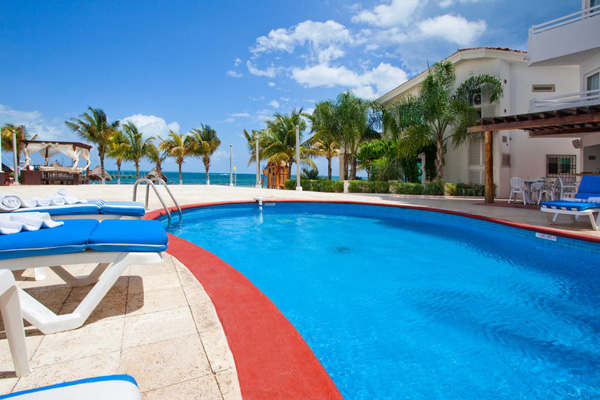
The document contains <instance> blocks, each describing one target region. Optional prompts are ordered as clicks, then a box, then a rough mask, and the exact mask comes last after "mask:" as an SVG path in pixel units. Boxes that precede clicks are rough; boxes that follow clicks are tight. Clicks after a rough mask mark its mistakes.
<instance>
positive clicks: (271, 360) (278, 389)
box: [144, 199, 600, 399]
mask: <svg viewBox="0 0 600 400" xmlns="http://www.w3.org/2000/svg"><path fill="white" fill-rule="evenodd" d="M267 202H273V203H336V204H356V205H372V206H384V207H396V208H403V209H413V210H421V211H431V212H439V213H444V214H451V215H457V216H462V217H468V218H474V219H478V220H483V221H488V222H493V223H497V224H501V225H505V226H509V227H514V228H520V229H524V230H528V231H533V232H539V233H543V234H547V235H554V236H560V237H564V238H569V239H575V240H582V241H586V242H592V243H600V238H598V237H592V236H589V235H583V234H578V233H576V232H566V231H562V230H559V229H553V228H547V227H540V226H534V225H527V224H521V223H516V222H512V221H506V220H502V219H498V218H492V217H487V216H483V215H476V214H470V213H465V212H460V211H454V210H444V209H438V208H433V207H422V206H413V205H400V204H396V205H394V204H382V203H375V202H364V201H346V200H340V201H335V200H334V201H323V200H289V199H281V200H263V203H267ZM251 203H256V201H251V200H245V201H222V202H210V203H198V204H188V205H184V206H182V207H181V208H182V209H193V208H202V207H209V206H218V205H230V204H251ZM170 211H171V212H174V211H177V208H176V207H171V208H170ZM166 214H167V213H166V211H165V210H155V211H152V212H149V213H147V214H146V215H145V216H144V219H157V218H160V217H161V216H164V215H166ZM167 253H169V254H171V255H172V256H174V257H175V258H177V259H178V260H179V261H180V262H182V263H183V264H184V265H185V266H186V267H187V268H188V269H189V270H190V272H192V274H193V275H194V276H195V277H196V279H197V280H198V281H199V282H200V283H201V284H202V286H203V287H204V289H205V290H206V292H207V293H208V295H209V296H210V298H211V300H212V302H213V304H214V306H215V309H216V311H217V315H218V316H219V320H220V321H221V324H222V325H223V330H224V331H225V335H226V337H227V341H228V344H229V347H230V349H231V352H232V354H233V357H234V359H235V364H236V368H237V373H238V379H239V383H240V388H241V392H242V396H243V398H244V399H281V398H302V399H311V398H318V399H342V396H341V394H340V393H339V391H338V389H337V388H336V386H335V384H334V383H333V381H332V380H331V378H330V377H329V375H328V374H327V372H326V371H325V369H324V367H323V366H322V365H321V363H320V362H319V360H318V359H317V358H316V356H315V355H314V353H313V352H312V350H311V349H310V348H309V347H308V345H307V344H306V342H305V341H304V339H303V338H302V336H300V334H299V333H298V331H297V330H296V328H294V326H293V325H292V324H291V323H290V322H289V321H288V320H287V319H286V318H285V316H284V315H283V314H282V313H281V311H279V309H278V308H277V307H276V306H275V304H273V303H272V302H271V301H270V300H269V299H268V298H267V297H266V296H265V295H264V294H263V293H262V292H261V291H260V290H259V289H258V288H256V286H254V284H252V283H251V282H250V281H249V280H248V279H247V278H246V277H245V276H244V275H242V274H241V273H240V272H238V271H237V270H236V269H235V268H233V267H232V266H230V265H229V264H227V263H225V262H224V261H223V260H221V259H220V258H219V257H217V256H215V255H214V254H212V253H211V252H209V251H207V250H205V249H203V248H201V247H199V246H197V245H195V244H193V243H191V242H189V241H186V240H184V239H181V238H179V237H177V236H174V235H171V234H169V248H168V249H167ZM240 299H243V300H244V301H240Z"/></svg>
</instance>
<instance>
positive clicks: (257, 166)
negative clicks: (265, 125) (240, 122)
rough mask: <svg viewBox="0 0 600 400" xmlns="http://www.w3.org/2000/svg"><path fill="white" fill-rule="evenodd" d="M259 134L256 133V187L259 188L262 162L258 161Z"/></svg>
mask: <svg viewBox="0 0 600 400" xmlns="http://www.w3.org/2000/svg"><path fill="white" fill-rule="evenodd" d="M258 158H259V157H258V135H256V187H257V188H259V187H260V186H261V185H260V162H259V161H258Z"/></svg>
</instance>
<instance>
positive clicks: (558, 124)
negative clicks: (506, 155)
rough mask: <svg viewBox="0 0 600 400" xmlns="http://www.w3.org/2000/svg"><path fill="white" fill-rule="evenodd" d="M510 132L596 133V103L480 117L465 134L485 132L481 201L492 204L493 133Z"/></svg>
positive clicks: (599, 127)
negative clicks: (483, 188) (483, 184)
mask: <svg viewBox="0 0 600 400" xmlns="http://www.w3.org/2000/svg"><path fill="white" fill-rule="evenodd" d="M510 129H521V130H524V131H528V132H529V135H530V136H531V137H568V136H571V135H574V134H579V135H581V134H586V133H594V132H600V104H596V105H590V106H585V107H573V108H564V109H560V110H552V111H540V112H535V113H529V114H518V115H508V116H504V117H492V118H482V119H480V120H479V125H476V126H472V127H470V128H469V129H468V132H469V133H482V132H484V133H485V136H484V150H485V202H486V203H493V202H494V172H493V170H494V158H493V153H492V144H493V133H494V132H495V131H505V130H510Z"/></svg>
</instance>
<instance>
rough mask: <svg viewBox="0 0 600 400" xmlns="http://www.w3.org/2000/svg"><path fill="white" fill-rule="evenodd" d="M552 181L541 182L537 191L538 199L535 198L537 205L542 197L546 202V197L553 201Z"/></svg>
mask: <svg viewBox="0 0 600 400" xmlns="http://www.w3.org/2000/svg"><path fill="white" fill-rule="evenodd" d="M554 185H555V184H554V181H553V180H552V179H544V181H543V182H542V187H541V188H540V190H539V193H538V198H537V203H538V204H540V201H541V200H542V196H544V195H545V197H546V200H548V197H549V198H550V200H554Z"/></svg>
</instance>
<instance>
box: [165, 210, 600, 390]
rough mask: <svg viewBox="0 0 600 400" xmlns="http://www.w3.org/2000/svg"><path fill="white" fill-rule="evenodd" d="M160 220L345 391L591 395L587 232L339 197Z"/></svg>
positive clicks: (595, 278) (598, 312)
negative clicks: (546, 232) (580, 237)
mask: <svg viewBox="0 0 600 400" xmlns="http://www.w3.org/2000/svg"><path fill="white" fill-rule="evenodd" d="M171 231H172V233H174V234H176V235H177V236H180V237H182V238H184V239H187V240H190V241H192V242H194V243H196V244H197V245H199V246H201V247H203V248H205V249H207V250H209V251H211V252H213V253H214V254H216V255H217V256H219V257H220V258H222V259H223V260H225V261H226V262H227V263H229V264H230V265H232V266H233V267H234V268H236V269H237V270H239V271H240V272H241V273H243V274H244V275H245V276H246V277H247V278H248V279H250V281H252V282H253V283H254V284H255V285H256V286H257V287H258V288H259V289H260V290H261V291H262V292H263V293H264V294H265V295H266V296H268V297H269V298H270V299H271V300H272V301H273V302H274V303H275V305H277V307H278V308H279V309H280V310H281V311H282V312H283V314H284V315H285V316H286V317H287V318H288V320H289V321H290V322H291V323H292V324H293V325H294V326H295V327H296V329H297V330H298V331H299V332H300V334H301V335H302V336H303V338H304V339H305V340H306V342H307V343H308V345H309V346H310V347H311V349H312V350H313V352H314V353H315V355H316V356H317V358H318V359H319V360H320V362H321V363H322V364H323V366H324V367H325V369H326V370H327V372H328V373H329V375H330V376H331V378H332V379H333V381H334V382H335V384H336V385H337V387H338V389H339V390H340V392H341V393H342V395H343V396H344V398H345V399H525V398H526V399H565V398H582V399H591V398H600V374H599V372H598V366H599V365H600V277H599V274H598V269H599V265H600V252H599V251H598V249H597V247H598V245H594V244H586V243H578V242H576V241H572V240H568V239H563V238H558V241H557V242H553V241H548V240H543V239H538V238H536V237H535V234H534V233H533V232H528V231H519V230H517V229H514V228H507V227H502V226H499V225H495V224H492V223H488V222H484V221H477V220H471V219H468V218H463V217H458V216H453V215H446V214H439V213H432V212H426V211H416V210H404V209H398V208H389V207H379V206H365V205H344V204H312V203H277V204H276V205H273V204H268V203H267V204H265V206H264V207H263V211H262V212H260V211H259V210H258V207H257V205H256V204H249V205H230V206H218V207H208V208H204V209H197V210H194V211H192V212H189V213H186V214H185V215H184V217H183V224H182V225H181V226H174V227H172V228H171ZM240 301H243V299H240Z"/></svg>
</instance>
